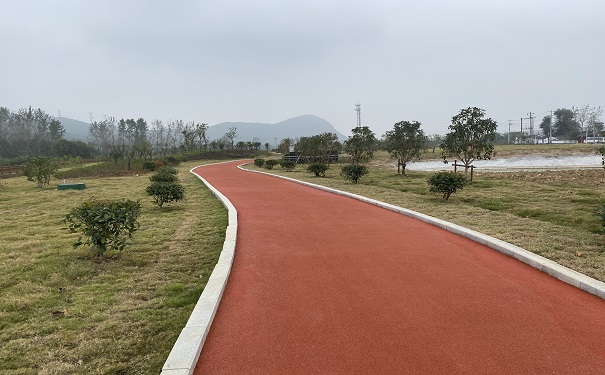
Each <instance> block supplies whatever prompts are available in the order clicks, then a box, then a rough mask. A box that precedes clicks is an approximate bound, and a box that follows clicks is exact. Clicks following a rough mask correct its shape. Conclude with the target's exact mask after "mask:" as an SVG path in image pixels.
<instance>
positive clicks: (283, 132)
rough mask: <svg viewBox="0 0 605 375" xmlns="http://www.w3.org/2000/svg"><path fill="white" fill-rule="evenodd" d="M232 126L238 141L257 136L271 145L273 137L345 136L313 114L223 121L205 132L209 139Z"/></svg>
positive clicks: (223, 133)
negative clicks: (268, 120)
mask: <svg viewBox="0 0 605 375" xmlns="http://www.w3.org/2000/svg"><path fill="white" fill-rule="evenodd" d="M233 127H234V128H237V135H238V136H237V140H238V141H252V140H253V139H254V138H258V139H259V140H260V142H262V143H270V144H271V145H273V143H274V142H275V138H277V140H278V142H279V140H280V139H283V138H298V137H308V136H311V135H317V134H321V133H334V134H336V135H337V136H338V138H339V139H340V140H341V141H342V140H345V139H346V138H347V137H345V136H344V135H343V134H341V133H340V132H338V130H336V129H335V128H334V126H332V124H330V123H329V122H327V121H326V120H324V119H322V118H320V117H317V116H313V115H302V116H298V117H294V118H291V119H288V120H285V121H282V122H278V123H277V124H262V123H253V122H223V123H220V124H216V125H213V126H211V127H209V128H208V130H207V133H206V134H207V137H208V139H209V140H214V139H218V138H221V137H222V136H223V135H225V133H227V132H228V131H229V128H233Z"/></svg>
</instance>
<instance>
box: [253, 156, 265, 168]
mask: <svg viewBox="0 0 605 375" xmlns="http://www.w3.org/2000/svg"><path fill="white" fill-rule="evenodd" d="M254 165H256V166H257V167H259V168H262V167H263V166H264V165H265V159H262V158H258V159H254Z"/></svg>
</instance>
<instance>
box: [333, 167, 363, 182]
mask: <svg viewBox="0 0 605 375" xmlns="http://www.w3.org/2000/svg"><path fill="white" fill-rule="evenodd" d="M366 174H368V168H367V167H366V166H365V165H359V164H349V165H345V166H344V167H342V169H341V171H340V175H341V176H342V177H344V178H345V179H346V180H349V181H353V183H354V184H356V183H357V182H358V181H359V179H360V178H361V176H363V175H366Z"/></svg>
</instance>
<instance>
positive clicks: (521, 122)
mask: <svg viewBox="0 0 605 375" xmlns="http://www.w3.org/2000/svg"><path fill="white" fill-rule="evenodd" d="M521 144H523V117H521Z"/></svg>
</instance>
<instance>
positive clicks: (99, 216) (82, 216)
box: [64, 198, 141, 258]
mask: <svg viewBox="0 0 605 375" xmlns="http://www.w3.org/2000/svg"><path fill="white" fill-rule="evenodd" d="M140 212H141V205H140V203H139V202H138V201H137V202H134V201H131V200H127V199H123V200H119V201H111V200H96V199H94V198H93V199H91V200H88V201H86V202H84V203H82V204H81V205H80V206H78V207H75V208H73V209H72V210H71V211H70V212H69V213H68V214H67V215H66V216H65V220H64V222H65V223H66V224H68V229H69V231H70V233H76V232H80V233H82V235H83V236H84V237H85V238H86V239H85V240H83V239H82V236H80V237H79V238H78V241H77V242H75V243H74V244H73V247H74V249H77V248H78V247H79V246H81V245H90V250H91V251H92V252H93V254H94V255H95V256H96V257H98V258H103V256H104V254H105V252H106V251H107V250H118V251H120V252H121V251H123V250H124V248H125V247H126V245H127V241H128V240H129V239H130V238H132V235H133V233H134V232H136V231H137V230H138V229H139V222H138V218H139V214H140Z"/></svg>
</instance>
